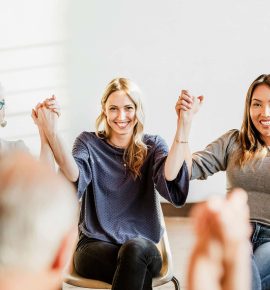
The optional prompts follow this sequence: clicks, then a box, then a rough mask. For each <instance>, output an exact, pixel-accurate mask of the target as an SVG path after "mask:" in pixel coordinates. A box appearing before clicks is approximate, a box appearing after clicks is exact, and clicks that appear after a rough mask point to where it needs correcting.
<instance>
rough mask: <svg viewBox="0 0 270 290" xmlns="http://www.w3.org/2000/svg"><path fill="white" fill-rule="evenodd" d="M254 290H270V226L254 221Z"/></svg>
mask: <svg viewBox="0 0 270 290" xmlns="http://www.w3.org/2000/svg"><path fill="white" fill-rule="evenodd" d="M251 224H252V226H253V233H252V236H251V242H252V246H253V257H252V290H270V227H269V226H267V225H264V224H261V223H258V222H252V223H251Z"/></svg>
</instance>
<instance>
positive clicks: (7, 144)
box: [0, 139, 29, 151]
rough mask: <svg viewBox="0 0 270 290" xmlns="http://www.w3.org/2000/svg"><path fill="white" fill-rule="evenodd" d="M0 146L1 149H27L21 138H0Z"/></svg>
mask: <svg viewBox="0 0 270 290" xmlns="http://www.w3.org/2000/svg"><path fill="white" fill-rule="evenodd" d="M0 142H1V148H2V150H3V151H11V150H20V151H29V149H28V147H27V146H26V145H25V143H24V141H23V140H15V141H11V140H4V139H1V141H0Z"/></svg>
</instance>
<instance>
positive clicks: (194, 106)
mask: <svg viewBox="0 0 270 290" xmlns="http://www.w3.org/2000/svg"><path fill="white" fill-rule="evenodd" d="M203 100H204V97H203V96H199V97H194V96H192V95H191V94H190V93H189V91H187V90H182V91H181V94H180V96H179V98H178V101H177V103H176V105H175V111H176V114H177V117H178V120H180V119H183V120H185V121H191V120H192V119H193V116H194V115H195V114H196V113H197V112H198V111H199V109H200V107H201V105H202V103H203Z"/></svg>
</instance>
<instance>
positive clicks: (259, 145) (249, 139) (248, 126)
mask: <svg viewBox="0 0 270 290" xmlns="http://www.w3.org/2000/svg"><path fill="white" fill-rule="evenodd" d="M262 84H265V85H267V86H268V87H269V88H270V75H266V74H263V75H260V76H259V77H258V78H256V79H255V81H254V82H253V83H252V84H251V85H250V87H249V89H248V92H247V96H246V104H245V111H244V117H243V123H242V126H241V130H240V133H239V143H240V158H239V165H240V166H241V167H244V166H245V165H246V164H247V163H249V162H251V161H258V160H260V159H261V158H264V157H265V156H266V155H267V152H268V150H267V146H266V144H265V142H264V141H263V139H262V137H261V135H260V132H258V130H257V129H256V127H255V126H254V124H253V122H252V120H251V117H250V106H251V101H252V95H253V92H254V90H255V88H256V87H258V86H259V85H262Z"/></svg>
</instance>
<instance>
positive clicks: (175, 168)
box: [164, 90, 203, 181]
mask: <svg viewBox="0 0 270 290" xmlns="http://www.w3.org/2000/svg"><path fill="white" fill-rule="evenodd" d="M202 102H203V96H199V97H194V96H192V95H191V94H190V93H189V92H188V91H187V90H182V91H181V95H180V96H179V98H178V100H177V103H176V105H175V110H176V114H177V128H176V133H175V137H174V140H173V143H172V146H171V148H170V151H169V154H168V157H167V159H166V162H165V169H164V171H165V172H164V174H165V178H166V179H167V180H168V181H171V180H174V179H175V178H176V176H177V174H178V172H179V170H180V168H181V167H182V165H183V162H184V161H186V163H187V167H188V172H189V176H191V165H192V157H191V152H190V149H189V144H188V141H189V133H190V128H191V123H192V120H193V116H194V114H196V112H197V111H198V110H199V109H200V106H201V104H202Z"/></svg>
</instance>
